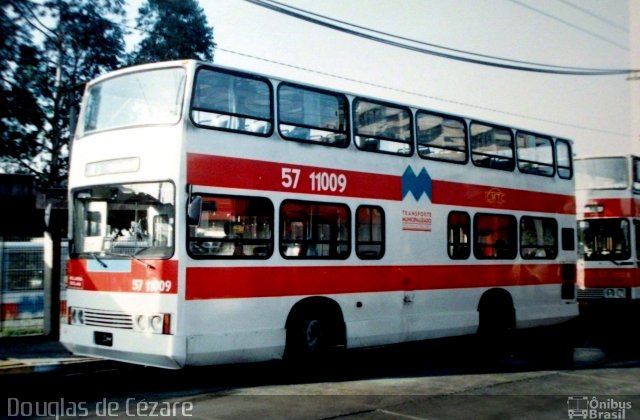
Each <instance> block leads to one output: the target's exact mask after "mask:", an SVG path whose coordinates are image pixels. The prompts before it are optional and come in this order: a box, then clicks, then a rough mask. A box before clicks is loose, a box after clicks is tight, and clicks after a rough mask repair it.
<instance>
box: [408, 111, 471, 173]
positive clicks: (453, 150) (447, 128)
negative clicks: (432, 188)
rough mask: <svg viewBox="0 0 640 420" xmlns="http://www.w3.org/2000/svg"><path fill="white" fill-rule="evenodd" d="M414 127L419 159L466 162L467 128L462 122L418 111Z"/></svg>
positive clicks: (457, 119)
mask: <svg viewBox="0 0 640 420" xmlns="http://www.w3.org/2000/svg"><path fill="white" fill-rule="evenodd" d="M416 125H417V130H418V133H417V137H418V154H419V155H420V157H423V158H427V159H436V160H445V161H449V162H455V163H465V162H466V161H467V127H466V125H465V123H464V120H462V119H459V118H454V117H449V116H445V115H440V114H433V113H428V112H426V111H418V113H417V114H416Z"/></svg>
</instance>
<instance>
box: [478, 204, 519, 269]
mask: <svg viewBox="0 0 640 420" xmlns="http://www.w3.org/2000/svg"><path fill="white" fill-rule="evenodd" d="M473 223H474V236H473V254H474V255H475V257H476V258H478V259H514V258H515V257H516V255H517V253H518V243H517V226H518V222H517V221H516V218H515V217H514V216H510V215H501V214H486V213H478V214H476V215H475V217H474V220H473Z"/></svg>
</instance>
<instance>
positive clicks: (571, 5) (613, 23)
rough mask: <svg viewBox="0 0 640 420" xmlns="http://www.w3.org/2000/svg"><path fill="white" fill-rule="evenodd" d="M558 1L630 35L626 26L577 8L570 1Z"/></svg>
mask: <svg viewBox="0 0 640 420" xmlns="http://www.w3.org/2000/svg"><path fill="white" fill-rule="evenodd" d="M558 1H559V2H562V3H564V4H566V5H567V6H569V7H572V8H574V9H576V10H579V11H581V12H582V13H584V14H586V15H589V16H591V17H592V18H594V19H597V20H599V21H600V22H604V23H606V24H607V25H609V26H611V27H613V28H616V29H619V30H621V31H622V32H624V33H626V34H628V33H629V29H628V28H626V27H624V26H622V25H618V24H617V23H616V22H613V21H611V20H609V19H605V18H603V17H602V16H600V15H597V14H596V13H593V12H592V11H590V10H588V9H585V8H583V7H580V6H577V5H575V4H573V3H571V2H570V1H568V0H558Z"/></svg>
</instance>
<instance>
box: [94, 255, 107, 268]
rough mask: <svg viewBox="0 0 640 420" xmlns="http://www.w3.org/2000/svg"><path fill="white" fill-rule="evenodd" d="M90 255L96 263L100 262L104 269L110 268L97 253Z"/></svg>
mask: <svg viewBox="0 0 640 420" xmlns="http://www.w3.org/2000/svg"><path fill="white" fill-rule="evenodd" d="M89 255H91V257H92V258H93V259H95V260H96V261H98V262H99V263H100V265H101V266H102V267H103V268H108V265H107V263H105V262H104V261H102V260H101V259H100V258H98V256H97V255H96V253H95V252H92V253H90V254H89Z"/></svg>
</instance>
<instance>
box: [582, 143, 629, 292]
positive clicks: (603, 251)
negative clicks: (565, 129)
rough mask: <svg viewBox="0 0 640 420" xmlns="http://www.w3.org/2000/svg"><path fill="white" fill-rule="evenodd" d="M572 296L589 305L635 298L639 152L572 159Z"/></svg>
mask: <svg viewBox="0 0 640 420" xmlns="http://www.w3.org/2000/svg"><path fill="white" fill-rule="evenodd" d="M576 175H577V178H576V188H577V193H576V200H577V207H578V237H579V246H578V251H579V256H580V259H579V270H578V273H579V274H578V291H577V297H578V299H579V301H580V302H582V303H585V304H588V303H589V302H591V303H596V302H598V303H602V302H609V303H611V302H624V301H631V300H636V301H637V300H638V299H640V157H638V156H633V155H624V156H599V157H593V158H584V159H578V160H576Z"/></svg>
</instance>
